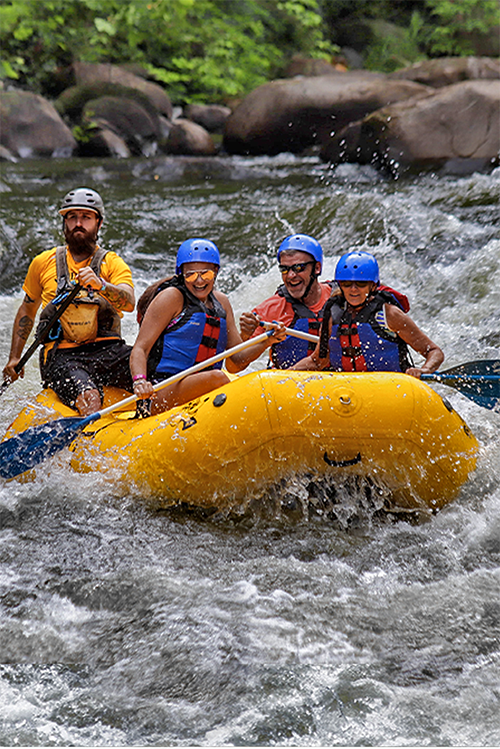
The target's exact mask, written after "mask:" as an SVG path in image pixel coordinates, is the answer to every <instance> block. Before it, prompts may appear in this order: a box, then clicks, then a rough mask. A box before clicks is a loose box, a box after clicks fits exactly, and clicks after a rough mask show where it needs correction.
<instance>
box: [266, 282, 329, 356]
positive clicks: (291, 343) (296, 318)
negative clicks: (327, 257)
mask: <svg viewBox="0 0 500 749" xmlns="http://www.w3.org/2000/svg"><path fill="white" fill-rule="evenodd" d="M326 283H328V284H329V285H330V286H331V284H330V282H329V281H327V282H326ZM276 293H277V294H278V295H279V296H282V297H284V298H285V299H286V301H287V302H288V303H289V304H290V305H291V307H292V309H293V320H292V322H291V324H290V327H291V328H293V329H294V330H300V331H302V332H303V333H310V334H311V335H316V336H317V335H319V330H320V327H321V321H322V320H323V313H324V311H325V307H326V304H327V303H325V304H324V305H323V307H322V308H321V309H320V311H319V312H317V313H316V312H313V311H312V310H311V309H309V307H307V306H306V305H305V304H304V302H302V301H300V300H299V299H294V297H293V296H291V294H290V293H289V292H288V290H287V288H286V286H285V285H284V284H283V285H282V286H280V287H279V288H278V289H277V291H276ZM315 348H316V344H315V343H313V342H312V341H305V340H304V339H303V338H295V337H294V336H290V335H289V336H287V337H286V338H285V340H284V341H280V343H274V344H273V345H272V346H271V362H272V365H273V366H274V367H276V369H288V368H289V367H291V366H292V365H293V364H296V363H297V362H298V361H300V360H301V359H303V358H304V357H305V356H309V354H312V352H313V351H314V349H315Z"/></svg>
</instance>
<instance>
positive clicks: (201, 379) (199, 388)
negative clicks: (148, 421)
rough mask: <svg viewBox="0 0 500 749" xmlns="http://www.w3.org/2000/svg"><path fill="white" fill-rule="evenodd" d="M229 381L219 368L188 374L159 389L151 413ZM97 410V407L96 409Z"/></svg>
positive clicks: (207, 391)
mask: <svg viewBox="0 0 500 749" xmlns="http://www.w3.org/2000/svg"><path fill="white" fill-rule="evenodd" d="M228 382H229V378H228V377H227V375H225V374H224V372H222V371H221V370H220V369H213V370H211V371H209V372H196V373H195V374H192V375H188V376H187V377H185V378H184V379H183V380H181V381H180V382H176V383H174V384H173V385H171V386H170V387H165V388H162V389H161V390H159V391H158V392H157V393H156V395H155V396H153V399H152V402H151V413H152V415H155V414H158V413H162V411H167V410H168V409H169V408H173V407H174V406H180V405H182V404H183V403H188V402H189V401H191V400H194V398H199V397H200V396H201V395H205V393H209V392H210V391H211V390H215V389H216V388H219V387H222V386H223V385H226V384H227V383H228ZM97 410H99V409H97Z"/></svg>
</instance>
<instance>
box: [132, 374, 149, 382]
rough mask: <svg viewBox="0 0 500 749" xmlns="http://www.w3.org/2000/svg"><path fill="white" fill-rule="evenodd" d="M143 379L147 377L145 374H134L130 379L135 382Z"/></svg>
mask: <svg viewBox="0 0 500 749" xmlns="http://www.w3.org/2000/svg"><path fill="white" fill-rule="evenodd" d="M145 379H147V378H146V375H134V376H133V377H132V380H133V381H134V382H135V381H136V380H145Z"/></svg>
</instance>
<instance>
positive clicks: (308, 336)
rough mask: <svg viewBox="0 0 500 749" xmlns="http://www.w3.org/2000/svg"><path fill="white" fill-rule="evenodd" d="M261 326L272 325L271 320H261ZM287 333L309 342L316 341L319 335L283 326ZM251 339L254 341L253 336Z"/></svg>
mask: <svg viewBox="0 0 500 749" xmlns="http://www.w3.org/2000/svg"><path fill="white" fill-rule="evenodd" d="M260 324H261V326H262V327H263V328H265V327H266V326H267V325H273V323H271V322H265V321H264V320H262V321H261V323H260ZM285 330H286V332H287V334H288V335H291V336H294V338H302V339H303V340H304V341H311V343H318V341H319V337H318V336H317V335H312V334H311V333H304V332H303V331H302V330H295V328H285ZM252 340H254V341H255V338H253V339H252Z"/></svg>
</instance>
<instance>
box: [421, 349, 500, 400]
mask: <svg viewBox="0 0 500 749" xmlns="http://www.w3.org/2000/svg"><path fill="white" fill-rule="evenodd" d="M421 379H422V380H434V381H435V382H442V383H443V385H448V386H449V387H452V388H455V390H458V391H459V392H461V393H462V395H465V396H466V398H470V400H472V401H474V403H477V404H478V405H479V406H482V407H483V408H489V409H494V408H495V407H496V406H497V404H499V403H500V361H499V360H498V359H479V360H478V361H472V362H467V363H466V364H459V365H458V367H452V368H451V369H448V370H446V371H445V372H434V373H433V374H423V375H422V377H421Z"/></svg>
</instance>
